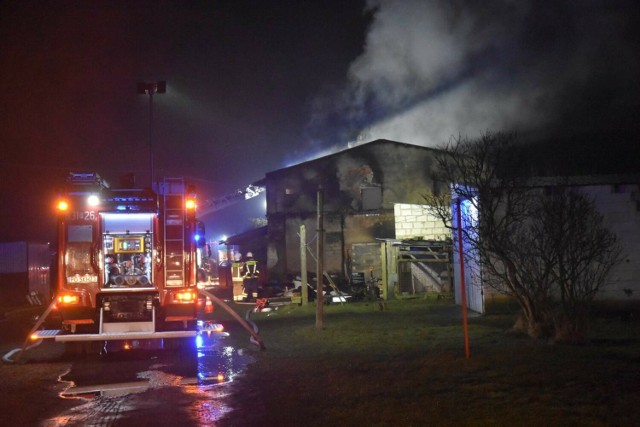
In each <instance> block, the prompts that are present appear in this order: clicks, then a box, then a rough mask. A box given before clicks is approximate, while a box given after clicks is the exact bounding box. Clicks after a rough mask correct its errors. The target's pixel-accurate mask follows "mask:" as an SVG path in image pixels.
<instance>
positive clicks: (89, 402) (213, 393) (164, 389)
mask: <svg viewBox="0 0 640 427" xmlns="http://www.w3.org/2000/svg"><path fill="white" fill-rule="evenodd" d="M228 336H229V335H228V334H227V333H226V332H220V331H215V332H214V331H201V333H199V334H198V335H197V336H196V338H195V342H194V344H195V346H196V356H197V357H196V359H197V372H196V375H195V376H192V377H189V376H179V375H176V374H172V373H170V372H171V371H172V367H175V366H182V365H184V363H185V360H184V359H180V358H174V359H176V360H174V359H171V358H170V359H169V361H168V362H167V360H165V359H164V358H163V361H162V363H158V362H159V361H155V363H151V364H148V365H146V369H145V370H143V371H139V372H137V373H136V376H137V378H138V379H139V381H130V382H122V383H117V384H98V385H81V386H80V385H78V384H75V382H74V381H73V378H71V379H64V378H63V376H61V378H59V381H60V382H61V383H64V384H66V389H65V390H64V391H63V392H62V393H60V397H62V398H66V399H69V398H74V399H82V400H84V402H85V403H84V404H82V405H80V406H77V407H75V408H73V409H71V410H69V411H66V412H65V413H64V414H61V415H59V416H57V417H55V418H52V419H49V420H47V421H45V422H44V423H42V425H43V426H62V425H67V426H68V425H75V424H77V425H85V424H91V423H94V422H95V421H96V420H101V419H102V420H104V417H106V418H108V419H109V420H110V421H115V420H118V422H119V423H120V422H124V423H125V424H126V422H127V421H129V420H130V419H131V417H133V414H140V413H141V412H143V411H148V410H150V409H149V408H148V406H149V404H148V402H149V401H154V402H157V405H159V406H164V407H171V406H172V405H174V404H175V403H176V399H177V400H180V401H182V403H181V405H180V406H181V408H183V409H184V411H186V414H183V415H182V416H183V417H184V418H183V419H182V420H183V421H186V420H187V419H189V420H190V421H191V422H192V423H195V424H196V425H214V424H215V422H216V420H218V419H220V418H221V417H222V415H223V414H224V413H226V412H228V411H229V408H228V407H227V404H226V403H225V397H226V396H227V393H228V392H227V389H226V387H224V385H225V384H228V383H230V382H232V381H233V380H234V378H236V377H237V376H238V375H240V374H241V373H242V371H243V370H244V369H245V367H246V366H247V364H248V363H250V362H251V361H252V357H251V356H250V355H248V354H247V352H246V351H244V349H241V348H240V349H237V348H235V347H233V346H232V345H229V343H228V341H227V340H226V338H227V337H228ZM105 363H106V362H105ZM124 363H127V362H124ZM192 372H193V371H192ZM71 377H73V374H71ZM96 380H98V379H97V378H96ZM168 390H175V392H173V391H172V392H169V391H168ZM176 392H177V393H178V395H179V396H180V397H175V396H173V395H174V394H175V393H176ZM142 393H144V394H142ZM169 395H170V396H172V397H170V398H167V396H169ZM137 396H140V397H137ZM162 410H164V409H160V411H161V412H162ZM169 416H170V415H169ZM188 424H189V423H186V424H185V425H188ZM101 425H102V424H101Z"/></svg>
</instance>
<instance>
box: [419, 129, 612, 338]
mask: <svg viewBox="0 0 640 427" xmlns="http://www.w3.org/2000/svg"><path fill="white" fill-rule="evenodd" d="M441 153H442V154H441V155H439V156H438V157H437V172H436V176H435V178H436V179H438V180H440V181H444V182H449V183H451V187H452V192H451V193H452V195H453V196H451V195H447V194H441V195H434V194H429V195H426V196H425V199H426V201H427V205H429V206H430V207H429V208H428V209H429V211H430V213H432V214H434V215H436V216H438V217H440V218H441V219H442V220H443V222H444V223H445V224H448V225H450V224H454V223H455V222H454V221H453V217H452V215H453V211H452V209H451V202H452V200H451V197H457V198H461V199H463V200H465V203H470V204H471V206H472V207H473V209H474V210H475V211H476V212H477V219H475V220H474V219H471V220H469V221H467V223H465V225H464V227H463V229H462V234H463V240H464V241H465V244H466V246H468V247H470V248H471V251H470V253H472V254H473V255H474V256H476V257H477V260H478V266H479V268H480V269H481V270H482V278H483V283H484V284H485V285H487V286H490V287H492V288H493V289H496V290H497V291H499V292H502V293H504V294H507V295H509V296H511V297H513V298H514V299H515V300H516V301H517V302H518V303H519V305H520V307H521V309H522V317H521V319H519V321H518V322H516V325H515V327H517V328H519V329H522V330H523V331H525V332H526V333H527V334H529V335H530V336H532V337H536V338H537V337H542V336H556V337H560V335H561V334H559V333H558V332H559V330H560V328H561V327H562V328H563V329H564V330H570V331H575V333H574V334H573V336H574V337H578V336H579V334H578V332H577V331H578V330H582V329H584V328H583V326H582V325H584V321H585V317H584V316H582V317H580V318H578V317H576V316H577V315H578V314H579V313H580V310H582V307H584V305H585V303H586V302H590V301H591V300H592V299H593V296H594V295H595V293H596V292H597V290H598V288H599V286H601V284H602V283H603V281H604V278H605V277H606V274H607V273H608V272H609V270H610V269H611V266H612V265H614V264H615V262H616V259H617V257H616V254H619V252H617V249H616V248H615V236H613V237H612V235H611V233H609V232H608V231H607V230H606V229H605V228H604V227H603V226H602V218H601V217H599V216H598V213H597V211H596V210H595V207H594V206H593V204H590V203H589V202H588V200H587V199H586V198H585V197H584V195H579V194H577V193H575V192H571V193H566V192H565V191H561V190H557V191H555V192H554V191H551V192H549V191H545V190H544V189H543V188H541V187H536V186H535V185H532V181H531V180H530V178H529V169H528V165H527V164H526V162H525V160H524V158H523V156H521V155H520V153H521V150H520V149H519V147H518V145H517V138H516V136H515V135H514V134H506V133H486V134H483V135H481V137H480V138H478V139H474V140H469V139H467V138H457V139H453V140H452V141H450V142H449V143H448V144H446V145H445V146H444V147H443V150H442V151H441ZM561 193H563V194H565V195H567V194H570V195H571V197H562V196H561V195H560V194H561ZM556 195H558V196H557V197H556ZM578 196H580V197H578ZM578 210H579V211H580V213H579V214H578V213H577V212H575V211H578ZM598 218H599V221H598ZM561 220H564V222H563V221H561ZM577 229H581V230H582V232H581V233H578V232H577ZM569 230H571V232H569ZM454 235H457V230H456V233H454ZM595 248H600V252H597V251H595V250H594V249H595ZM602 251H607V252H606V253H607V254H608V256H607V257H605V258H602V255H603V252H602ZM466 255H468V254H466ZM558 299H559V301H560V303H559V304H556V300H558Z"/></svg>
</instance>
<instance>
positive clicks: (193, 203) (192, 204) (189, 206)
mask: <svg viewBox="0 0 640 427" xmlns="http://www.w3.org/2000/svg"><path fill="white" fill-rule="evenodd" d="M184 205H185V207H186V208H187V209H188V210H193V209H195V208H196V201H195V200H194V199H187V201H186V202H185V204H184Z"/></svg>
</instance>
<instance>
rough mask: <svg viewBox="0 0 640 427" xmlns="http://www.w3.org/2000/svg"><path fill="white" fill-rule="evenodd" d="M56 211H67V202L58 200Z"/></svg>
mask: <svg viewBox="0 0 640 427" xmlns="http://www.w3.org/2000/svg"><path fill="white" fill-rule="evenodd" d="M56 209H58V210H59V211H61V212H64V211H68V210H69V202H67V201H66V200H58V203H57V204H56Z"/></svg>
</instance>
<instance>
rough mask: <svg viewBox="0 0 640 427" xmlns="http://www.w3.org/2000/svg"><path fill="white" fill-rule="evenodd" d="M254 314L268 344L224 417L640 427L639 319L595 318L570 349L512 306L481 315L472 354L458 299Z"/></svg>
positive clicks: (251, 421) (242, 335)
mask: <svg viewBox="0 0 640 427" xmlns="http://www.w3.org/2000/svg"><path fill="white" fill-rule="evenodd" d="M236 307H237V309H238V311H239V312H241V313H242V314H243V315H244V313H245V311H246V310H248V309H249V306H241V307H240V306H236ZM215 314H216V316H218V317H220V318H224V314H223V312H222V310H220V309H218V310H216V313H215ZM251 318H252V320H254V321H255V323H256V324H257V326H258V327H259V329H260V335H261V336H262V337H263V339H264V343H265V345H266V348H267V349H266V350H265V351H262V352H259V351H257V350H256V351H255V352H254V353H253V354H254V356H255V359H256V361H255V363H253V364H251V365H250V366H249V368H248V370H247V372H246V375H244V376H242V377H241V378H239V379H237V380H236V381H235V382H234V384H233V390H234V392H233V397H232V398H231V400H232V402H233V405H234V410H233V411H232V412H230V413H228V414H227V415H226V416H225V418H223V419H222V420H221V421H220V425H222V426H226V425H233V426H245V425H247V426H249V425H251V426H255V425H263V426H427V425H429V426H434V425H436V426H442V425H456V426H458V425H505V426H523V425H532V426H533V425H535V426H541V425H545V426H547V425H553V426H570V425H576V426H578V425H579V426H585V425H616V426H621V425H629V426H631V425H640V335H639V332H640V320H626V321H623V320H620V319H617V318H616V319H595V320H594V324H593V331H592V334H591V341H590V343H589V344H587V345H582V346H568V345H559V344H552V343H548V342H546V341H545V342H541V341H534V340H532V339H530V338H528V337H525V336H522V335H518V334H515V333H512V332H511V331H510V329H511V326H512V324H513V322H514V318H515V316H514V314H513V313H511V314H501V315H485V316H478V317H470V318H469V337H470V338H469V342H470V355H471V357H470V358H469V359H467V358H466V357H465V351H464V340H463V328H462V320H461V319H462V315H461V310H460V307H457V306H455V305H453V304H452V303H451V302H450V301H434V300H425V299H414V300H405V301H391V302H387V304H386V307H385V308H384V309H383V310H381V309H380V307H379V305H378V304H377V303H352V304H345V305H330V306H325V307H324V329H323V330H318V329H316V327H315V306H314V305H309V306H305V307H301V306H297V305H289V306H285V307H282V308H280V309H279V310H277V311H271V312H269V313H252V314H251ZM229 328H231V330H232V333H233V336H234V337H236V339H240V340H241V342H242V345H243V346H246V345H247V344H246V341H245V340H246V339H248V334H247V333H246V332H244V331H243V330H241V329H239V328H238V327H237V326H235V325H233V324H232V323H229Z"/></svg>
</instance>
